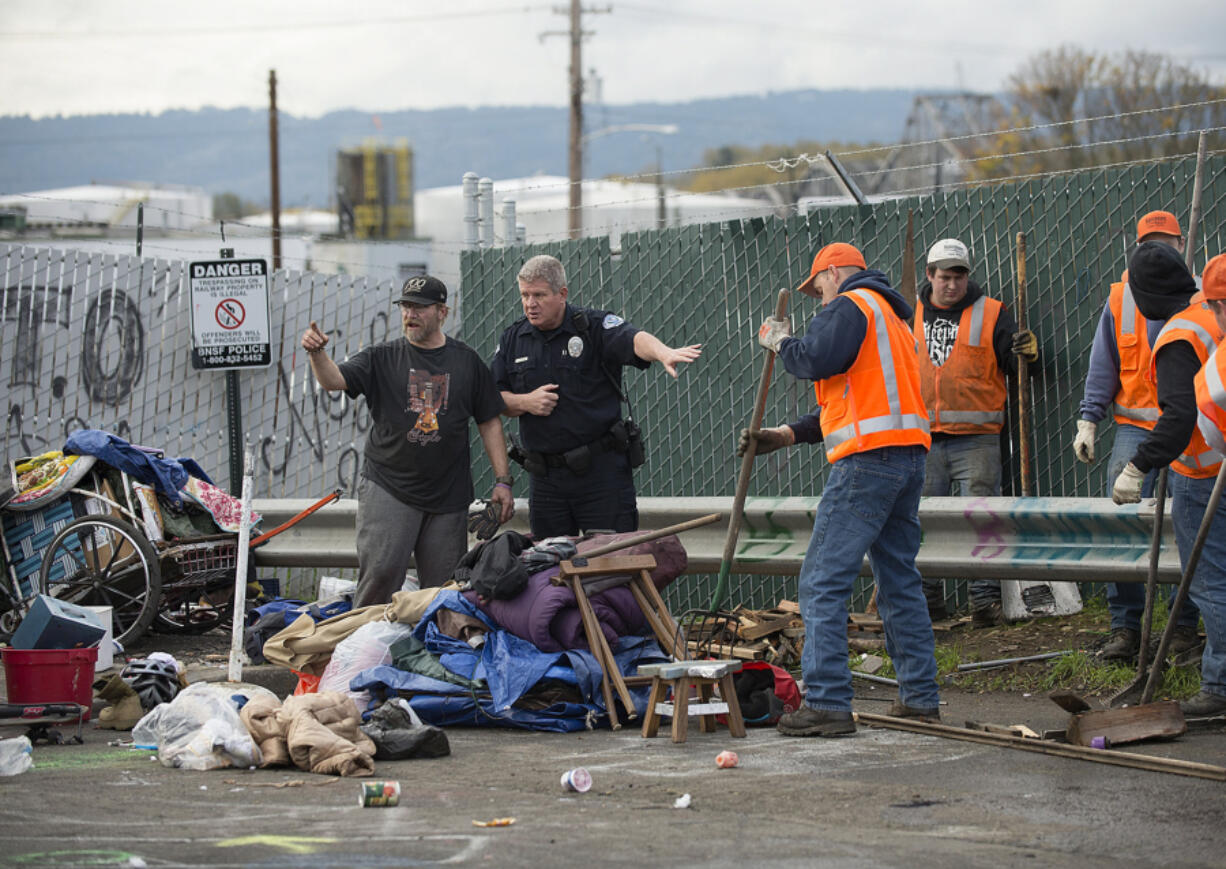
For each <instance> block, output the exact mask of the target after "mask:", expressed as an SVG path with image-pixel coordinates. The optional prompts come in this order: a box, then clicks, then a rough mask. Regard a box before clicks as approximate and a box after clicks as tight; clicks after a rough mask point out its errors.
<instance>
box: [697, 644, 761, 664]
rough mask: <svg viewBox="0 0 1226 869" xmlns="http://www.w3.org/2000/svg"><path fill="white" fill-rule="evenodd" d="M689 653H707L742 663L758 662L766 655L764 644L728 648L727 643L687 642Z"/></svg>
mask: <svg viewBox="0 0 1226 869" xmlns="http://www.w3.org/2000/svg"><path fill="white" fill-rule="evenodd" d="M689 648H690V651H691V652H699V651H702V652H707V651H709V652H710V653H711V654H713V655H721V656H722V657H725V658H740V659H741V660H743V661H760V660H762V658H763V657H765V655H766V643H761V642H760V643H755V644H754V645H752V646H730V645H728V644H727V643H709V644H708V643H698V642H694V641H693V640H691V641H690V642H689Z"/></svg>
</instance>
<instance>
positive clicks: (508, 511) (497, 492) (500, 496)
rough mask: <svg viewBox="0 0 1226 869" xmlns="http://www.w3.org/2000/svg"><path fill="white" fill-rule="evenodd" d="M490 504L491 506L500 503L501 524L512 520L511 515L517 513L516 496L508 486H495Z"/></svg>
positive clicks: (499, 521) (499, 522)
mask: <svg viewBox="0 0 1226 869" xmlns="http://www.w3.org/2000/svg"><path fill="white" fill-rule="evenodd" d="M490 504H491V506H492V505H494V504H497V505H498V524H499V525H503V524H505V523H507V522H510V521H511V517H512V516H514V515H515V497H514V496H513V495H512V494H511V490H510V489H508V488H507V487H506V486H495V487H494V492H493V494H491V495H490Z"/></svg>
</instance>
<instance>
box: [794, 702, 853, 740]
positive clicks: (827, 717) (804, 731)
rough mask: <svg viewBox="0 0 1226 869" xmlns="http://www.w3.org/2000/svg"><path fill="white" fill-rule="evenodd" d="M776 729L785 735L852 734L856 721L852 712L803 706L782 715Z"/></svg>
mask: <svg viewBox="0 0 1226 869" xmlns="http://www.w3.org/2000/svg"><path fill="white" fill-rule="evenodd" d="M775 729H776V730H778V731H779V732H780V733H782V734H783V735H784V736H850V735H851V734H853V733H855V732H856V722H855V721H854V720H853V719H852V717H851V713H850V712H835V711H832V710H829V709H814V708H813V707H812V706H801V707H800V708H799V709H797V710H796V711H795V712H785V713H784V714H783V715H781V716H780V717H779V723H778V724H777V725H776V726H775Z"/></svg>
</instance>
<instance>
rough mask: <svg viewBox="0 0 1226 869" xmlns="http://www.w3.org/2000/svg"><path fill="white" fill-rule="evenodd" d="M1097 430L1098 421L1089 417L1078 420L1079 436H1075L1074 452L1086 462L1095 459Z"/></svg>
mask: <svg viewBox="0 0 1226 869" xmlns="http://www.w3.org/2000/svg"><path fill="white" fill-rule="evenodd" d="M1097 431H1098V423H1095V422H1090V421H1089V420H1088V419H1079V420H1077V437H1075V438H1073V452H1074V454H1076V456H1077V458H1078V459H1079V460H1081V461H1083V462H1085V463H1086V464H1089V463H1090V462H1092V461H1094V435H1095V433H1096V432H1097Z"/></svg>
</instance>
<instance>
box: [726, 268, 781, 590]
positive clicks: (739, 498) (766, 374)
mask: <svg viewBox="0 0 1226 869" xmlns="http://www.w3.org/2000/svg"><path fill="white" fill-rule="evenodd" d="M787 315H788V291H787V290H780V291H779V297H778V298H777V299H776V300H775V316H776V317H778V318H779V319H783V318H784V317H786V316H787ZM774 369H775V354H774V353H773V352H772V351H770V350H767V351H766V358H765V359H764V360H763V362H762V377H761V379H760V380H759V381H758V396H757V399H756V400H755V401H754V406H753V414H752V415H751V416H750V421H749V430H750V431H757V430H758V429H760V428H761V427H762V417H763V416H765V414H766V395H767V392H769V390H770V383H771V373H772V372H773V371H774ZM756 451H757V442H756V441H755V440H754V439H753V438H752V437H751V438H750V439H749V444H748V446H747V447H746V448H745V455H744V456H743V457H742V458H741V472H740V474H739V475H738V476H737V480H736V495H735V497H733V499H732V515H731V516H730V517H729V519H728V534H727V537H725V538H724V554H723V557H722V558H720V561H719V580H718V581H717V582H716V583H715V593H714V594H712V595H711V608H710V609H711V612H713V613H715V612H718V611H719V607H720V604H722V603H723V602H724V595H725V594H727V591H728V574H729V573H731V572H732V560H733V558H734V557H735V555H736V541H737V538H738V537H740V535H741V520H742V519H743V518H744V517H745V496H746V495H747V494H748V492H749V478H750V477H751V476H753V460H754V453H755V452H756Z"/></svg>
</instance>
